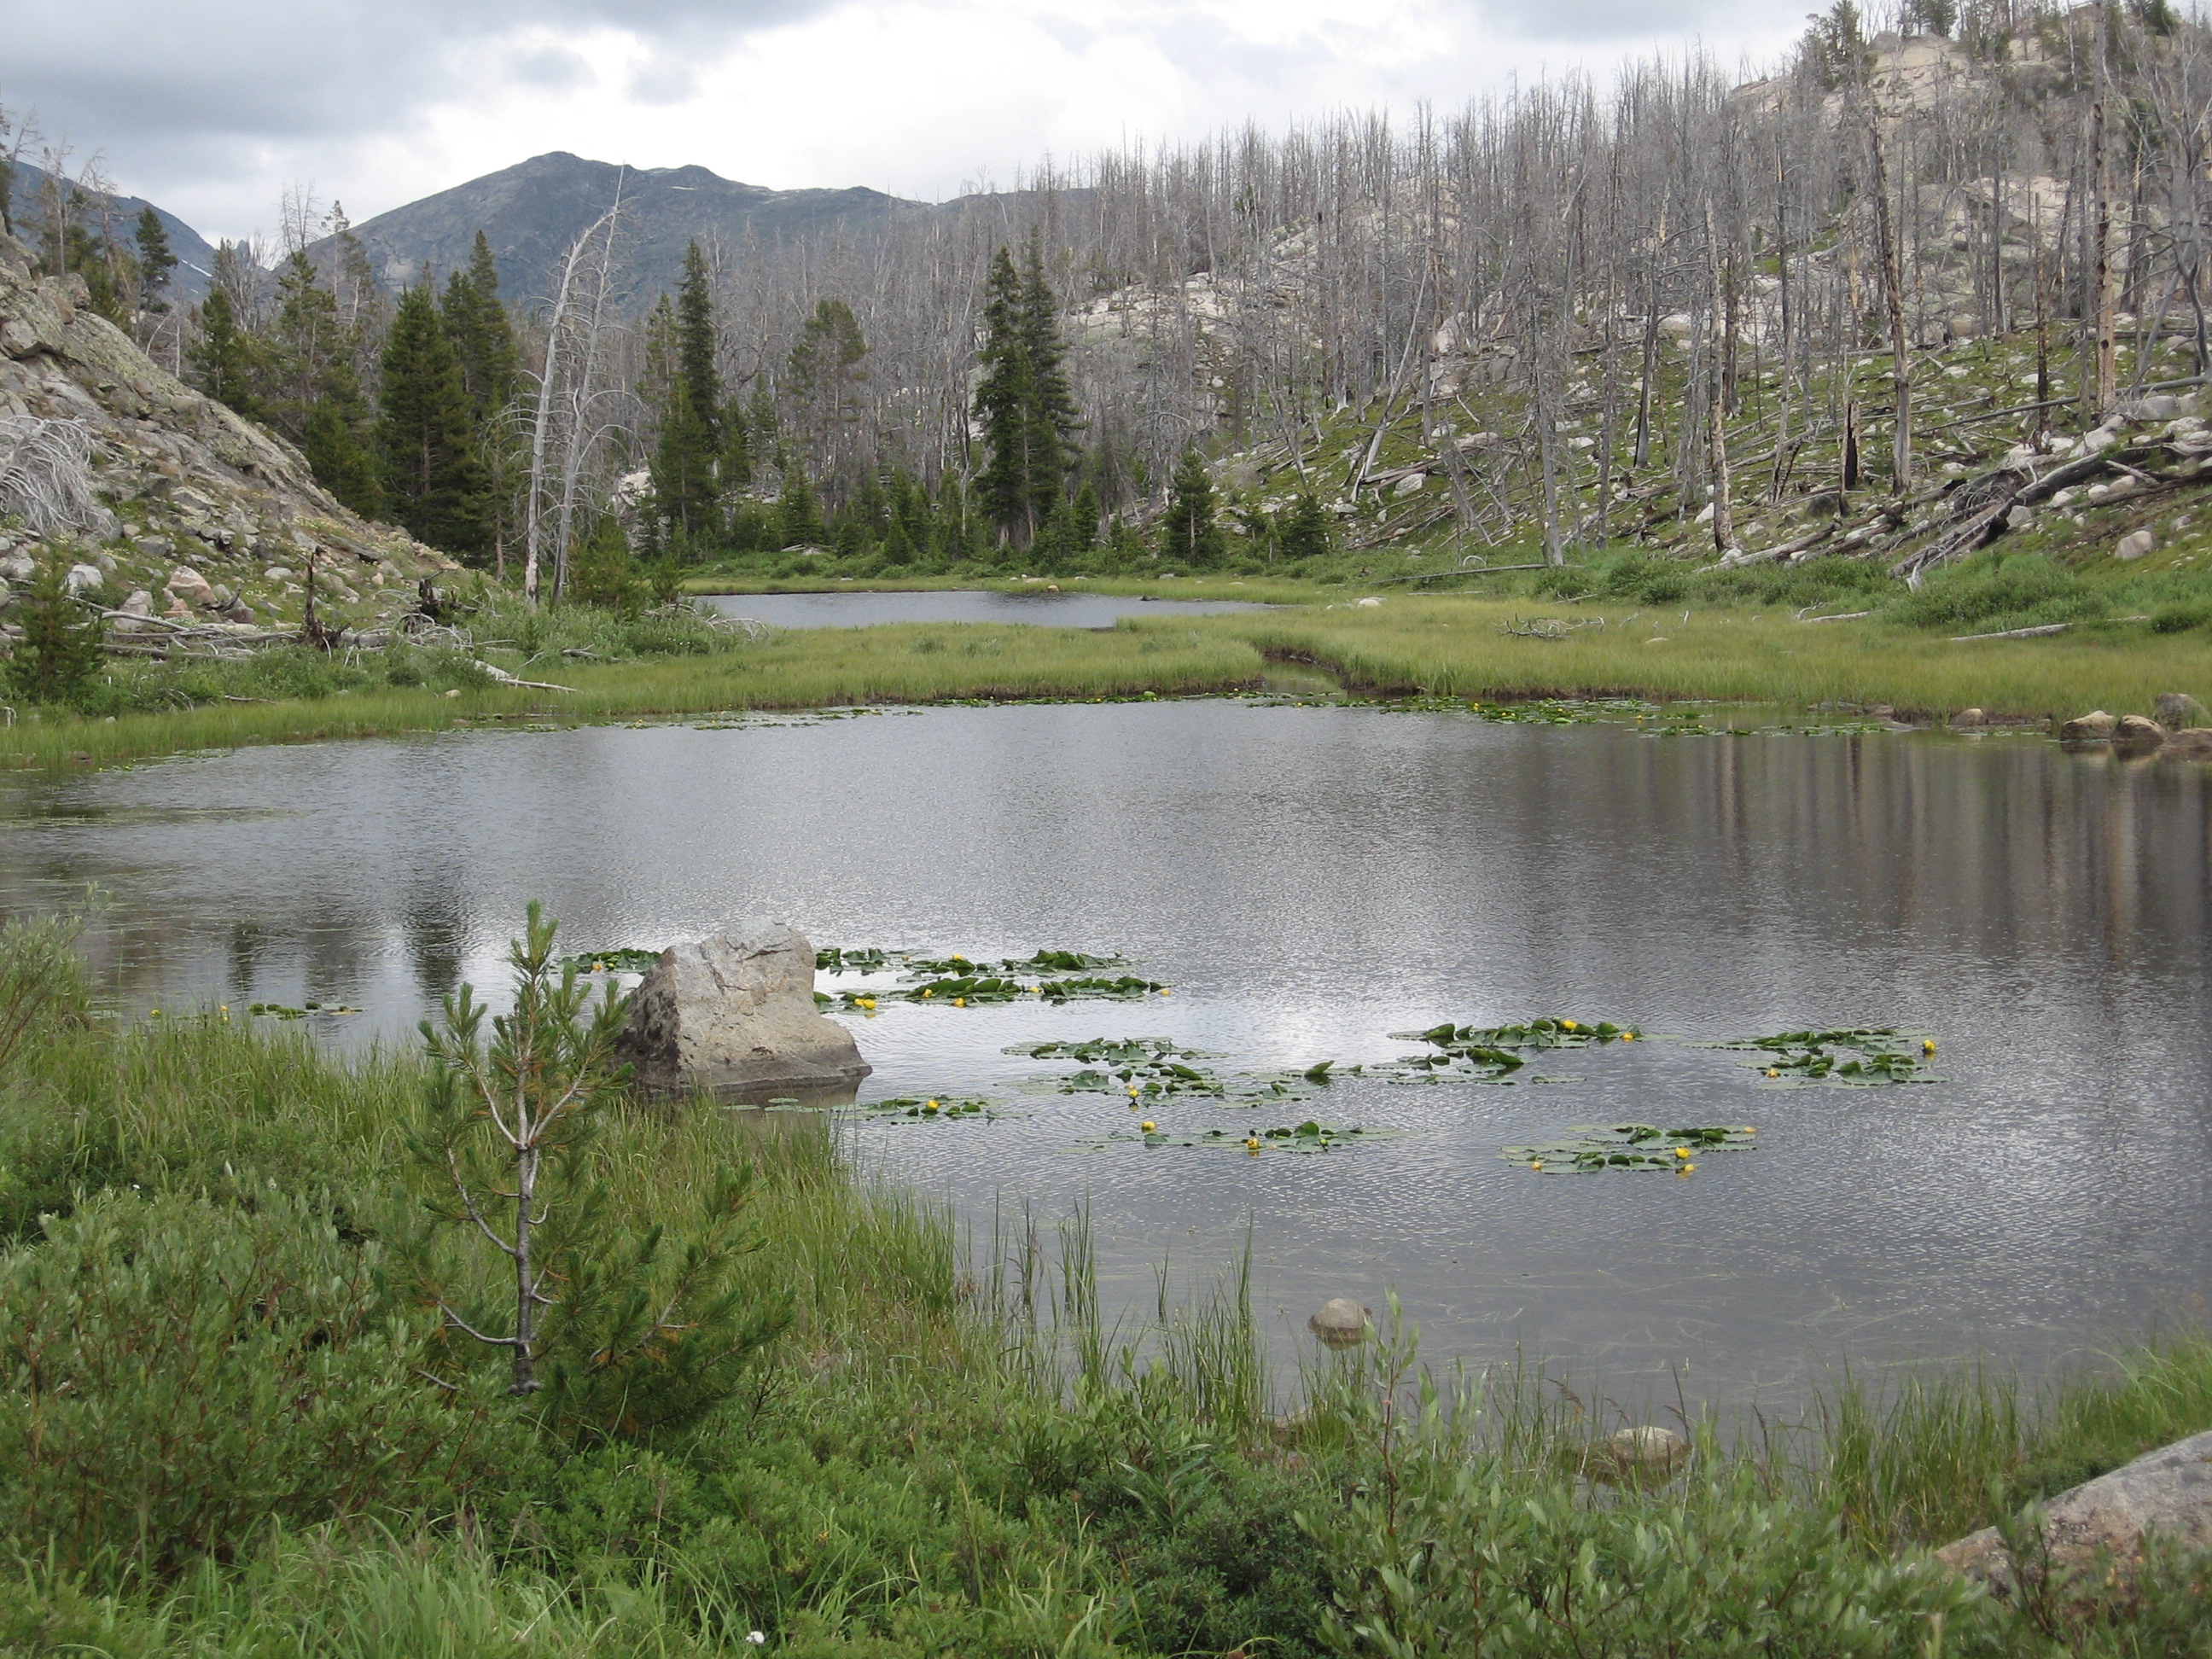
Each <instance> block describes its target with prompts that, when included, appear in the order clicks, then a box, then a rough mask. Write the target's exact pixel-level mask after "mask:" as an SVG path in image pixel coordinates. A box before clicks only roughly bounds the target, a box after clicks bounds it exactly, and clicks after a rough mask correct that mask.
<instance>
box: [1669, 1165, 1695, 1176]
mask: <svg viewBox="0 0 2212 1659" xmlns="http://www.w3.org/2000/svg"><path fill="white" fill-rule="evenodd" d="M1697 1167H1698V1166H1697V1165H1696V1164H1676V1165H1675V1166H1674V1173H1675V1174H1676V1175H1678V1176H1686V1175H1687V1174H1689V1173H1690V1171H1691V1170H1694V1169H1696V1168H1697Z"/></svg>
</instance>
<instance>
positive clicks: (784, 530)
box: [775, 461, 827, 548]
mask: <svg viewBox="0 0 2212 1659" xmlns="http://www.w3.org/2000/svg"><path fill="white" fill-rule="evenodd" d="M826 539H827V534H826V532H824V531H823V527H822V504H821V502H820V501H817V500H816V499H815V495H814V486H813V485H812V484H811V483H808V482H807V477H806V469H805V467H803V466H801V465H799V464H798V463H797V462H796V461H793V462H792V463H790V464H789V465H787V466H786V467H785V468H784V469H783V493H782V494H781V495H778V496H777V497H776V498H775V544H776V546H777V547H779V548H793V547H818V546H820V545H821V544H822V543H823V541H825V540H826Z"/></svg>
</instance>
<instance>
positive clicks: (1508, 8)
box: [1475, 0, 1814, 43]
mask: <svg viewBox="0 0 2212 1659" xmlns="http://www.w3.org/2000/svg"><path fill="white" fill-rule="evenodd" d="M1475 9H1476V11H1477V12H1478V13H1479V14H1480V16H1481V17H1482V19H1483V21H1486V22H1487V23H1489V24H1490V25H1491V26H1492V27H1494V28H1497V29H1498V30H1500V31H1502V32H1504V33H1510V34H1515V35H1518V36H1519V37H1520V38H1521V39H1522V40H1558V41H1562V42H1568V43H1577V42H1584V41H1588V42H1592V43H1596V42H1605V41H1623V40H1651V39H1656V38H1657V37H1659V36H1662V35H1665V36H1670V37H1680V35H1683V34H1685V33H1690V32H1692V31H1694V30H1696V29H1699V28H1700V27H1705V26H1708V25H1711V24H1716V23H1721V22H1725V21H1739V20H1740V15H1741V13H1743V12H1744V11H1746V10H1747V7H1746V5H1745V4H1744V3H1743V0H1656V3H1655V0H1478V3H1477V5H1476V8H1475ZM1759 9H1760V10H1761V11H1765V12H1771V7H1769V6H1761V7H1760V8H1759ZM1787 9H1788V10H1789V11H1790V13H1791V15H1795V14H1796V12H1797V11H1798V10H1801V9H1802V10H1807V11H1809V10H1812V9H1814V3H1812V0H1808V3H1807V4H1806V5H1804V6H1803V7H1802V8H1801V7H1796V6H1792V7H1789V8H1787Z"/></svg>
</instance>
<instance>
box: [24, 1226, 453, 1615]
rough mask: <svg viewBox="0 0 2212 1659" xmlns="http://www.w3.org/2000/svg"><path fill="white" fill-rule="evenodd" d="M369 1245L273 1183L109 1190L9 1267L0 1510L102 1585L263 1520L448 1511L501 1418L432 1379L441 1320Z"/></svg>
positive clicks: (246, 1532) (244, 1533)
mask: <svg viewBox="0 0 2212 1659" xmlns="http://www.w3.org/2000/svg"><path fill="white" fill-rule="evenodd" d="M380 1265H381V1264H380V1254H379V1250H378V1248H377V1247H376V1245H375V1244H374V1243H369V1242H364V1241H357V1240H356V1241H349V1240H347V1239H343V1238H342V1237H340V1236H339V1233H338V1230H337V1227H336V1226H335V1225H333V1224H332V1223H331V1221H330V1220H329V1219H328V1218H326V1217H325V1215H323V1214H320V1213H318V1212H317V1211H316V1210H314V1209H313V1208H312V1207H310V1206H306V1205H304V1204H301V1203H299V1202H296V1201H295V1200H289V1199H287V1198H285V1197H283V1196H282V1195H281V1194H275V1193H269V1194H263V1195H262V1198H261V1201H260V1202H258V1203H257V1204H256V1205H255V1206H253V1207H252V1208H251V1209H246V1208H240V1207H238V1206H223V1205H216V1204H213V1203H210V1202H209V1201H207V1200H202V1199H197V1198H189V1197H183V1196H157V1197H144V1196H141V1195H139V1194H135V1193H131V1192H128V1191H125V1192H111V1193H106V1194H101V1195H100V1196H99V1197H97V1198H94V1199H93V1200H90V1201H89V1202H88V1203H86V1204H85V1205H83V1206H82V1207H80V1208H79V1209H78V1210H77V1211H76V1212H75V1213H74V1214H71V1215H70V1216H67V1217H64V1218H54V1219H51V1220H49V1222H48V1223H47V1225H46V1230H45V1236H44V1237H43V1239H42V1240H41V1241H40V1242H39V1243H34V1244H30V1245H24V1246H19V1247H18V1248H16V1249H14V1250H12V1251H10V1252H9V1253H8V1255H5V1256H4V1257H0V1306H4V1307H6V1308H7V1310H8V1317H7V1325H6V1332H7V1346H6V1350H5V1383H6V1386H5V1389H4V1391H0V1510H4V1511H5V1512H6V1514H7V1515H8V1516H9V1529H10V1531H11V1532H12V1533H13V1534H15V1536H16V1537H18V1538H36V1539H42V1540H43V1541H46V1545H47V1547H48V1549H49V1550H50V1551H51V1553H52V1556H53V1557H54V1558H55V1559H57V1561H58V1563H59V1564H60V1565H64V1566H65V1567H67V1568H70V1569H72V1570H77V1571H92V1572H94V1574H95V1575H96V1576H98V1577H102V1578H106V1577H111V1576H112V1577H137V1576H141V1575H156V1576H158V1575H162V1574H166V1573H168V1572H170V1571H173V1570H174V1569H175V1568H177V1567H178V1566H179V1565H182V1564H184V1563H185V1562H186V1561H189V1560H191V1559H194V1558H197V1557H203V1556H206V1557H214V1558H216V1559H224V1558H227V1557H228V1556H229V1555H230V1554H231V1553H234V1551H235V1550H237V1549H238V1548H239V1547H240V1545H241V1544H242V1543H243V1542H244V1541H246V1540H248V1539H250V1538H251V1537H252V1536H254V1535H255V1534H257V1533H258V1531H259V1530H260V1529H261V1528H263V1527H264V1526H265V1525H266V1524H267V1523H269V1522H289V1523H292V1524H295V1525H304V1524H311V1523H313V1522H320V1521H325V1520H331V1519H335V1518H337V1517H341V1516H350V1515H355V1514H359V1513H362V1512H374V1511H378V1510H382V1511H386V1512H398V1511H403V1510H410V1509H414V1508H417V1507H421V1506H436V1507H438V1508H441V1509H447V1508H450V1507H451V1506H453V1504H455V1503H456V1501H457V1500H459V1499H460V1498H463V1496H464V1495H465V1493H466V1492H468V1491H469V1490H470V1489H471V1487H472V1486H474V1485H475V1484H476V1483H477V1480H478V1478H479V1477H480V1476H481V1475H482V1474H483V1468H484V1461H485V1458H486V1455H487V1454H488V1452H489V1441H490V1440H491V1438H492V1437H493V1436H494V1434H495V1425H494V1423H493V1421H492V1420H491V1419H492V1413H493V1411H494V1409H495V1407H492V1406H491V1405H490V1404H489V1403H488V1400H489V1396H485V1397H482V1398H479V1397H477V1396H475V1395H471V1394H470V1393H468V1392H466V1391H464V1390H460V1389H440V1388H435V1387H432V1386H429V1385H428V1383H426V1382H425V1381H424V1367H425V1365H426V1363H427V1361H428V1358H429V1354H430V1345H431V1340H432V1337H433V1334H434V1323H433V1322H432V1321H430V1320H428V1319H427V1318H425V1317H423V1316H422V1314H421V1313H420V1312H418V1311H416V1310H412V1309H406V1308H403V1307H399V1306H395V1305H394V1304H392V1303H391V1302H390V1301H389V1300H387V1298H386V1296H385V1295H384V1294H383V1292H382V1291H380V1286H379V1278H380V1273H379V1269H380Z"/></svg>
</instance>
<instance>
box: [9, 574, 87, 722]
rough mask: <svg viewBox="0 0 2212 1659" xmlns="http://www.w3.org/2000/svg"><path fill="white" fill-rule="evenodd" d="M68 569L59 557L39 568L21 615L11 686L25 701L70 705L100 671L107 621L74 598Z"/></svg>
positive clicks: (11, 668)
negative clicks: (101, 638) (71, 595)
mask: <svg viewBox="0 0 2212 1659" xmlns="http://www.w3.org/2000/svg"><path fill="white" fill-rule="evenodd" d="M67 568H68V562H67V561H66V560H64V559H62V558H60V557H59V556H57V557H55V558H52V559H50V560H48V561H47V562H46V563H45V564H44V565H42V566H40V569H39V574H38V575H37V576H36V577H35V578H33V580H32V583H31V586H29V587H28V588H27V590H25V592H24V594H23V599H22V604H21V607H20V610H19V611H18V614H17V617H16V620H17V622H19V623H21V626H22V629H23V636H22V638H21V639H20V640H18V641H16V642H15V653H14V654H13V655H11V656H10V657H9V659H8V662H7V674H8V684H9V689H10V690H13V691H14V692H15V695H16V696H19V697H21V698H22V699H23V700H24V701H25V702H55V703H66V702H70V701H72V700H73V699H75V698H76V696H78V695H79V694H80V693H81V692H82V691H83V690H84V689H85V688H86V687H87V686H88V685H90V684H92V681H93V678H94V676H95V675H96V674H98V673H99V672H100V664H101V662H102V660H103V659H102V657H101V654H100V636H101V635H102V634H103V633H104V632H105V631H106V620H105V619H104V618H103V617H101V616H100V613H99V612H98V611H93V610H89V609H88V608H87V607H85V606H83V605H79V604H78V603H77V602H76V600H75V599H72V598H70V591H69V586H68V582H67V580H66V579H65V576H64V572H65V571H66V569H67Z"/></svg>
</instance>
